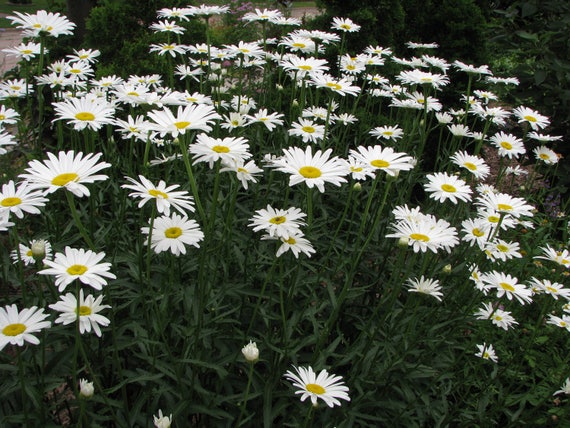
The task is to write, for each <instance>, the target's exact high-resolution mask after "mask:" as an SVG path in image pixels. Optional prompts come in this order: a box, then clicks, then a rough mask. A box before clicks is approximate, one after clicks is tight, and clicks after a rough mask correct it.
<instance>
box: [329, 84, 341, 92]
mask: <svg viewBox="0 0 570 428" xmlns="http://www.w3.org/2000/svg"><path fill="white" fill-rule="evenodd" d="M327 86H328V87H329V88H331V89H335V90H337V91H340V90H341V89H342V86H341V85H339V84H338V83H336V82H327Z"/></svg>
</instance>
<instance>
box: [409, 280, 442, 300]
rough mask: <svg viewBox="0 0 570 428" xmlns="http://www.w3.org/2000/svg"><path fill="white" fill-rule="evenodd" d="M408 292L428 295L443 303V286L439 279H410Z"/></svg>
mask: <svg viewBox="0 0 570 428" xmlns="http://www.w3.org/2000/svg"><path fill="white" fill-rule="evenodd" d="M407 285H408V291H409V292H412V293H421V294H427V295H428V296H432V297H435V298H436V299H437V300H439V301H440V302H441V296H443V293H442V292H441V285H439V281H438V280H437V279H430V278H424V276H423V275H422V276H421V277H420V278H409V279H408V280H407Z"/></svg>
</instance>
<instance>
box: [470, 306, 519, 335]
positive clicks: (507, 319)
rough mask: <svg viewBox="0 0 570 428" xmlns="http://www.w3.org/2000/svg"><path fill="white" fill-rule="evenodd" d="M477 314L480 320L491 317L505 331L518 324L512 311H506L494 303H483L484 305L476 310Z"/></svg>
mask: <svg viewBox="0 0 570 428" xmlns="http://www.w3.org/2000/svg"><path fill="white" fill-rule="evenodd" d="M475 316H476V317H477V319H480V320H489V319H490V320H491V322H492V323H493V324H494V325H496V326H497V327H500V328H502V329H503V330H505V331H506V330H508V329H509V327H512V326H513V325H514V324H518V322H517V321H516V320H515V319H514V318H513V316H512V315H511V313H510V312H508V311H505V310H503V309H501V308H500V307H494V306H493V304H492V303H483V307H482V308H479V310H478V311H477V312H475Z"/></svg>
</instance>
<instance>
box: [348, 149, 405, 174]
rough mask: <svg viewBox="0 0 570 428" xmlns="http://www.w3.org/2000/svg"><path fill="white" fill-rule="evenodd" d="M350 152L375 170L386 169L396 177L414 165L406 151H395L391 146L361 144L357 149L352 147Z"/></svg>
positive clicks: (387, 172)
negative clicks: (365, 145) (366, 145)
mask: <svg viewBox="0 0 570 428" xmlns="http://www.w3.org/2000/svg"><path fill="white" fill-rule="evenodd" d="M350 154H351V155H352V156H353V157H354V158H355V159H357V160H359V161H361V162H363V163H365V164H367V165H370V166H372V167H373V168H374V169H375V170H381V171H385V172H386V174H388V175H390V176H392V177H396V176H397V175H398V174H399V173H400V171H409V170H410V169H412V168H413V167H414V162H413V158H412V157H411V156H408V155H407V154H406V153H399V152H395V151H394V149H392V148H391V147H386V148H382V146H380V145H375V146H372V147H364V146H359V147H357V150H354V149H351V150H350Z"/></svg>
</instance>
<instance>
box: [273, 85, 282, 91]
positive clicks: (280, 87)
mask: <svg viewBox="0 0 570 428" xmlns="http://www.w3.org/2000/svg"><path fill="white" fill-rule="evenodd" d="M275 87H276V88H277V90H278V91H280V92H281V91H282V90H283V85H276V86H275Z"/></svg>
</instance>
